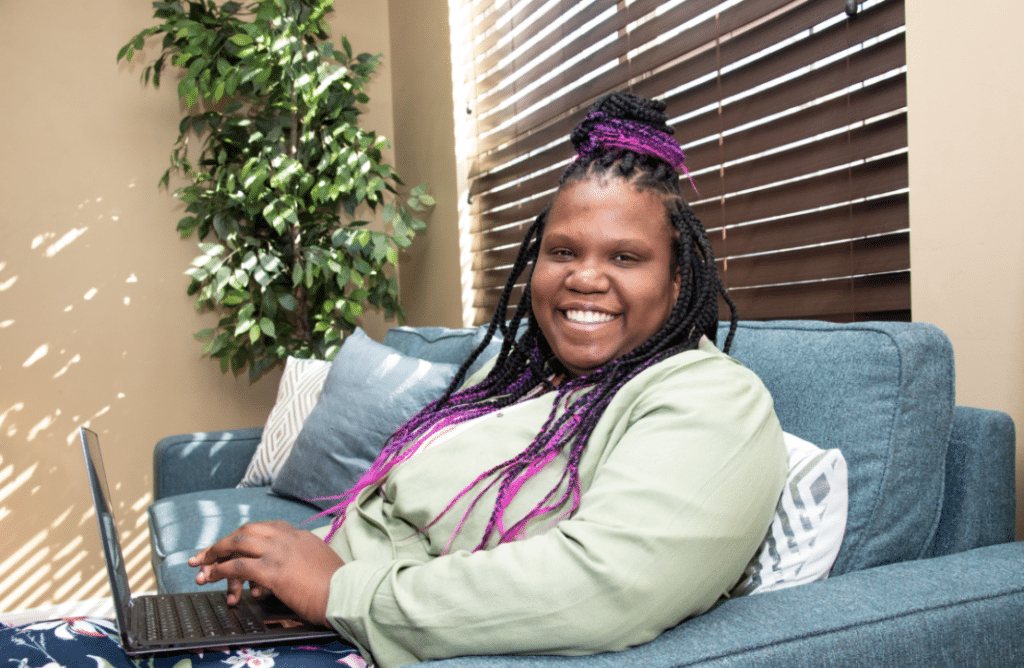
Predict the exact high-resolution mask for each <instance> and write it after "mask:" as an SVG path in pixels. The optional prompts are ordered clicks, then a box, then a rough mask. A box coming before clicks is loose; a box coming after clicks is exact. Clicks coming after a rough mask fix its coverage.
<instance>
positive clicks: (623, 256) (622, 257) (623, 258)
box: [613, 253, 638, 263]
mask: <svg viewBox="0 0 1024 668" xmlns="http://www.w3.org/2000/svg"><path fill="white" fill-rule="evenodd" d="M613 259H614V260H615V261H616V262H627V263H628V262H636V261H637V259H638V258H637V257H636V256H635V255H629V254H627V253H620V254H618V255H616V256H615V257H614V258H613Z"/></svg>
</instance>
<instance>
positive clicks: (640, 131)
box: [324, 93, 737, 551]
mask: <svg viewBox="0 0 1024 668" xmlns="http://www.w3.org/2000/svg"><path fill="white" fill-rule="evenodd" d="M664 111H665V104H664V102H660V101H653V100H647V99H644V98H640V97H637V96H635V95H631V94H628V93H612V94H610V95H608V96H606V97H604V98H601V99H600V100H598V101H597V102H596V103H595V104H594V105H593V106H592V107H591V108H590V109H589V110H588V114H587V116H586V118H585V119H584V120H583V121H582V122H581V123H580V124H579V125H578V126H577V127H576V128H575V129H574V130H573V132H572V134H571V136H570V139H571V141H572V143H573V146H574V147H575V148H576V152H577V157H576V159H575V160H574V161H573V162H572V163H570V165H569V166H568V167H567V168H566V169H565V171H564V172H563V174H562V177H561V179H560V181H559V190H561V189H562V188H564V187H565V186H566V185H568V184H572V183H576V182H580V181H583V180H586V179H592V178H607V177H613V178H619V179H623V180H624V181H625V182H627V183H630V184H632V185H634V186H635V187H637V188H639V189H643V190H649V191H653V192H656V193H659V194H661V195H663V202H664V206H665V210H666V217H667V221H668V224H669V225H670V226H671V228H672V245H673V248H672V263H673V265H674V266H672V270H673V272H676V273H677V274H678V275H679V277H680V282H681V287H680V290H679V295H678V298H677V299H676V302H675V304H674V306H673V307H672V310H671V312H670V314H669V316H668V320H667V321H666V322H665V324H664V326H663V327H662V328H661V329H660V330H659V331H658V332H656V333H655V334H654V335H653V336H651V337H650V338H649V339H648V340H647V341H645V342H644V343H642V344H640V345H639V346H637V347H636V348H634V349H633V350H631V351H629V352H627V353H626V354H624V355H622V356H620V357H618V358H616V359H613V360H610V361H608V362H606V363H605V364H603V365H602V366H600V367H598V368H597V369H594V370H593V371H591V372H589V373H587V374H586V375H585V376H581V377H577V378H570V379H568V380H566V381H564V382H562V383H559V384H558V386H557V387H556V386H554V385H552V384H551V382H550V380H549V378H550V377H551V376H552V373H553V371H554V372H556V373H557V372H559V371H562V370H563V369H562V367H561V365H560V363H559V362H558V360H557V359H555V358H554V357H553V354H552V352H551V348H550V346H549V344H548V342H547V340H546V339H545V337H544V334H543V332H542V331H541V329H540V327H539V325H538V323H537V319H536V318H535V316H534V314H533V311H532V308H531V281H530V280H527V281H526V286H525V288H524V290H523V294H522V297H521V298H520V300H519V303H518V305H517V306H516V308H515V311H514V313H513V315H512V317H511V318H510V319H508V320H506V315H507V312H508V304H509V301H510V297H511V294H512V291H513V287H514V286H515V285H516V283H517V282H518V281H519V279H520V277H521V276H522V275H523V273H524V272H525V271H526V270H527V268H529V267H531V266H533V265H534V263H535V262H536V260H537V257H538V253H539V249H540V243H541V239H542V238H543V235H544V229H545V223H546V221H547V217H548V213H549V211H550V208H551V205H550V204H549V205H548V206H547V208H545V210H544V211H542V212H541V214H540V215H539V216H537V218H536V219H535V220H534V221H533V223H532V225H531V226H530V227H529V229H528V230H527V232H526V236H525V238H524V239H523V242H522V244H521V245H520V247H519V252H518V254H517V256H516V260H515V264H514V265H513V267H512V270H511V272H510V274H509V277H508V281H507V282H506V284H505V288H504V290H503V291H502V294H501V298H500V299H499V301H498V305H497V308H496V310H495V312H494V316H493V317H492V318H491V322H490V324H489V325H488V328H487V332H486V335H485V336H484V338H483V340H482V342H481V343H480V345H479V346H478V347H477V348H476V349H475V350H474V351H473V352H472V353H471V354H470V356H469V358H468V359H466V361H465V362H464V363H463V364H462V366H461V367H460V368H459V370H458V372H457V373H456V374H455V377H454V379H453V380H452V382H451V384H450V385H449V387H448V389H447V390H446V391H445V393H444V394H443V395H442V396H441V397H440V398H438V399H437V400H435V401H433V402H431V403H430V404H428V405H427V406H426V407H425V408H423V410H421V411H420V412H419V413H417V414H416V415H415V416H413V417H412V419H410V420H409V421H408V422H407V423H406V424H405V425H403V426H402V427H401V428H399V429H398V431H396V432H395V434H394V435H393V436H392V437H391V438H390V439H389V440H388V442H387V444H386V445H385V447H384V449H383V450H382V451H381V453H380V455H379V456H378V457H377V460H376V461H375V462H374V463H373V465H372V466H371V467H370V468H369V470H367V471H366V473H364V474H363V476H362V477H361V478H360V479H359V480H358V481H357V482H356V484H355V485H354V486H353V487H352V489H350V490H349V491H347V492H346V493H345V494H343V495H341V496H339V497H337V498H338V499H339V501H340V502H339V503H338V504H337V505H336V506H334V507H333V508H330V509H328V510H326V511H324V514H334V516H335V518H334V522H333V524H332V527H331V530H330V533H329V534H328V536H327V540H330V537H331V536H332V535H333V534H334V533H335V532H336V531H337V530H338V529H339V528H340V526H341V524H342V523H343V522H344V519H345V514H346V510H347V508H348V506H349V504H351V503H352V502H353V501H354V500H355V498H356V497H357V496H358V495H359V493H360V492H362V491H363V490H364V489H367V488H370V487H373V486H376V485H378V484H379V483H380V482H381V481H383V480H384V479H385V478H386V476H387V474H388V472H389V471H390V470H391V469H392V468H394V467H395V466H397V465H398V464H401V463H402V462H403V461H405V460H407V459H408V458H409V457H411V456H412V455H413V454H414V453H415V452H416V450H417V449H418V448H419V446H420V444H421V443H423V442H425V441H427V440H428V439H429V438H431V437H432V436H433V435H435V434H437V433H439V432H441V431H442V430H444V429H446V428H448V427H450V426H452V425H454V424H458V423H462V422H465V421H467V420H471V419H473V418H476V417H480V416H483V415H487V414H489V413H493V412H496V411H498V410H501V409H502V408H505V407H507V406H510V405H512V404H515V403H517V402H518V401H520V400H522V399H523V398H524V397H526V396H527V394H528V393H530V392H531V391H532V390H534V389H535V388H537V387H538V386H543V387H546V388H547V389H548V390H551V391H554V392H556V397H555V400H554V405H553V406H552V409H551V412H550V414H549V415H548V418H547V420H546V421H545V423H544V425H543V426H542V427H541V429H540V431H539V433H538V434H537V436H536V437H535V438H534V439H533V441H532V442H531V443H530V444H529V445H528V446H527V447H526V448H525V449H524V450H523V451H522V452H520V453H519V454H518V455H516V456H515V457H512V458H511V459H508V460H507V461H505V462H502V463H501V464H498V465H497V466H494V467H493V468H491V469H489V470H487V471H484V472H482V473H481V474H480V475H479V476H478V477H477V478H476V479H475V480H473V481H472V482H471V483H470V484H469V485H467V486H466V487H465V488H464V489H463V490H462V491H461V492H460V493H459V494H458V495H456V497H455V498H454V499H452V501H451V503H450V504H449V505H448V506H447V507H446V508H445V509H444V510H442V511H441V513H439V515H438V516H437V517H436V518H434V519H433V520H432V521H431V522H430V524H428V525H427V526H426V527H424V528H423V529H422V530H426V529H427V528H429V527H430V526H431V525H433V524H434V523H436V522H437V521H438V520H440V518H441V517H442V516H444V515H445V514H446V513H447V512H448V511H450V510H451V509H452V508H453V507H454V506H455V505H456V504H457V503H458V502H459V501H461V500H462V499H463V498H466V497H468V496H469V495H471V494H472V495H473V496H472V501H471V502H470V505H469V507H468V509H467V510H466V511H465V513H464V515H463V517H462V519H461V521H460V522H459V524H458V526H457V527H456V529H455V531H454V532H453V533H452V536H451V537H450V538H449V541H448V545H447V546H446V548H445V550H446V551H447V549H448V548H450V547H451V544H452V541H453V540H454V538H455V536H456V535H457V534H458V533H459V531H460V530H461V529H462V527H463V524H464V523H465V521H466V519H467V517H468V516H469V514H470V513H471V512H472V510H473V508H474V507H475V506H476V504H477V502H479V501H480V499H481V498H483V496H484V495H485V494H486V493H487V492H488V491H489V490H491V489H493V488H495V487H496V488H497V499H496V501H495V504H494V507H493V508H492V509H491V514H490V518H489V520H488V522H487V525H486V526H485V528H484V532H483V535H482V536H481V538H480V541H479V543H478V544H477V546H476V548H475V549H478V550H479V549H484V548H486V547H488V546H489V545H491V544H492V543H494V542H497V543H502V542H509V541H513V540H516V539H518V538H520V537H522V536H523V535H524V533H525V529H526V527H527V525H528V524H529V523H530V522H531V521H532V520H535V519H538V518H542V517H546V518H548V519H549V521H551V523H552V524H554V523H555V522H558V521H560V520H561V519H563V518H565V517H569V516H571V515H572V514H573V513H574V512H575V511H576V509H577V508H578V507H579V503H580V497H581V494H582V490H581V488H580V480H579V468H578V467H579V462H580V458H581V456H582V454H583V451H584V448H585V447H586V444H587V440H588V439H589V437H590V434H591V433H592V432H593V430H594V428H595V426H596V424H597V421H598V420H599V419H600V417H601V415H602V414H603V412H604V409H605V408H606V407H607V406H608V404H609V403H610V402H611V400H612V399H613V398H614V396H615V394H616V393H617V392H618V390H619V389H620V388H621V387H622V386H623V385H625V384H626V383H627V382H629V381H630V380H631V379H632V378H634V377H635V376H636V375H637V374H639V373H640V372H642V371H643V370H644V369H647V368H648V367H650V366H651V365H653V364H656V363H657V362H660V361H662V360H664V359H666V358H667V357H670V356H672V355H675V354H677V353H679V352H682V351H685V350H693V349H695V348H696V347H697V346H698V345H699V343H700V339H701V337H702V336H707V337H708V338H709V339H711V340H712V341H714V340H715V338H716V334H717V331H718V296H719V295H722V297H723V298H724V299H725V301H726V303H727V304H728V306H729V308H730V312H731V319H730V320H731V322H730V327H729V334H728V337H727V338H726V341H725V345H724V346H723V349H724V350H725V351H726V352H728V350H729V346H730V344H731V342H732V338H733V334H734V333H735V330H736V323H737V317H736V308H735V305H734V304H733V301H732V299H731V298H730V297H729V295H728V294H727V293H726V291H725V289H724V288H723V286H722V283H721V281H720V279H719V276H718V272H717V269H716V267H715V260H714V255H713V253H712V250H711V246H710V244H709V242H708V239H707V233H706V232H705V231H704V228H703V226H702V225H701V223H700V221H699V220H698V219H697V217H696V215H695V214H694V213H693V210H692V209H691V208H690V206H689V205H688V204H687V203H686V202H685V201H684V200H683V198H682V194H681V192H680V188H679V173H678V171H677V170H680V169H682V170H683V172H684V173H686V174H687V176H688V175H689V174H688V172H686V171H685V169H686V168H685V167H684V166H683V164H682V161H683V154H682V151H681V150H680V149H679V145H678V143H676V142H675V140H673V139H671V135H672V133H673V129H672V128H671V127H670V126H668V125H667V124H666V121H667V118H668V117H667V116H666V114H665V113H664ZM521 330H522V331H521ZM499 332H500V333H501V335H502V336H503V341H502V345H501V351H500V352H499V353H498V356H497V358H496V360H495V363H494V366H493V367H492V369H491V371H490V372H489V373H488V374H487V376H486V378H484V379H483V380H482V381H481V382H480V383H477V384H475V385H473V386H471V387H468V388H466V389H462V390H459V389H458V388H459V387H460V386H461V385H462V383H463V381H464V380H465V378H466V374H467V370H468V369H469V368H470V366H471V365H472V364H473V363H474V362H475V361H476V359H477V358H478V357H479V356H480V354H481V353H482V352H483V351H484V350H485V349H486V348H487V346H488V344H489V343H490V342H491V340H492V339H493V338H494V336H495V335H496V334H498V333H499ZM559 455H564V456H565V460H566V464H565V468H564V470H563V472H562V475H561V477H560V478H559V480H558V482H557V483H556V484H555V485H554V486H553V487H552V489H551V490H550V491H549V492H548V494H547V495H546V496H545V497H544V498H543V499H542V500H541V501H540V502H539V503H537V505H536V506H534V508H533V509H532V510H531V511H530V512H529V513H527V514H526V515H525V516H524V517H521V518H518V519H514V520H507V519H506V517H505V514H506V511H507V509H508V507H509V505H510V503H511V501H512V499H513V498H514V497H515V495H516V493H517V492H518V491H519V490H520V488H521V487H522V486H523V484H524V483H525V482H526V481H527V480H529V479H530V478H531V477H533V476H534V475H535V474H536V473H538V472H539V471H540V470H541V469H543V468H544V467H545V466H547V465H548V464H550V463H551V462H552V461H553V460H554V459H555V458H556V457H558V456H559ZM474 493H475V494H474Z"/></svg>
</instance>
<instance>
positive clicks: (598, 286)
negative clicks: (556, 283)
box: [565, 266, 608, 293]
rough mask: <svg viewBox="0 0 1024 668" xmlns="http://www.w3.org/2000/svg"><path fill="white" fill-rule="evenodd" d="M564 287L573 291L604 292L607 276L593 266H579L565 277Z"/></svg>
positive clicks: (606, 286) (606, 285)
mask: <svg viewBox="0 0 1024 668" xmlns="http://www.w3.org/2000/svg"><path fill="white" fill-rule="evenodd" d="M565 287H567V288H568V289H570V290H572V291H574V292H588V293H589V292H604V291H605V290H607V289H608V278H607V276H605V275H604V274H603V273H602V272H600V271H598V270H597V269H596V268H594V267H590V266H587V267H580V268H579V269H576V270H574V271H572V272H571V273H570V274H569V275H568V276H567V277H566V279H565Z"/></svg>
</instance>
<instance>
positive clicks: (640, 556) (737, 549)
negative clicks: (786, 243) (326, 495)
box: [327, 357, 786, 668]
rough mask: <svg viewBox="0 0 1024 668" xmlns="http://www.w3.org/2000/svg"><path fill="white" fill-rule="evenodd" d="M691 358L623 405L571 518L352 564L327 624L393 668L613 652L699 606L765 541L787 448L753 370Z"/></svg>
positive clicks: (337, 583)
mask: <svg viewBox="0 0 1024 668" xmlns="http://www.w3.org/2000/svg"><path fill="white" fill-rule="evenodd" d="M723 363H725V364H729V368H728V369H727V373H724V374H723V373H721V371H722V369H723V366H722V364H723ZM694 367H695V368H694V369H690V370H688V372H687V373H686V374H676V375H675V377H674V376H673V374H671V373H666V374H664V375H663V376H662V377H661V378H658V379H656V381H657V382H652V383H648V384H645V385H646V387H645V388H642V389H641V390H640V391H639V392H638V393H637V395H636V397H634V399H633V400H631V401H632V403H631V404H630V406H631V407H630V410H629V411H627V412H626V413H628V414H624V415H623V416H622V417H621V419H620V420H619V421H620V422H621V423H622V424H621V426H617V427H616V429H613V430H612V433H613V434H616V435H617V437H616V439H615V442H614V444H613V445H612V446H611V447H608V448H606V450H605V452H604V454H602V460H601V461H600V463H599V465H598V468H597V471H596V474H595V475H594V478H593V481H592V483H591V485H590V487H589V488H588V489H587V490H586V491H585V492H584V494H583V496H582V498H581V502H580V507H579V509H578V511H577V512H576V514H575V515H574V516H573V517H572V518H570V519H567V520H564V521H562V522H560V523H558V524H557V525H555V526H554V527H552V528H551V529H550V530H548V531H547V532H544V533H540V534H538V535H534V536H532V537H529V538H526V539H524V540H520V541H516V542H512V543H505V544H501V545H498V546H496V547H494V548H492V549H488V550H482V551H478V552H465V551H461V552H455V553H452V554H449V555H445V556H441V557H437V558H435V559H432V560H428V561H419V560H411V559H399V560H393V561H385V562H362V561H354V562H351V563H348V564H346V565H345V566H343V567H341V568H340V569H338V571H337V572H336V573H335V575H334V577H333V579H332V582H331V587H332V588H331V594H330V600H329V602H328V610H327V612H328V617H329V618H330V620H331V622H332V623H333V624H334V625H335V627H336V628H337V629H338V630H339V632H340V633H342V634H343V635H344V636H345V637H347V638H348V639H349V640H352V641H353V642H355V643H356V644H357V645H358V646H359V647H360V649H361V650H362V651H363V653H364V654H368V653H369V654H372V656H373V658H374V659H375V661H376V662H377V665H378V666H380V668H391V667H392V666H399V665H403V664H406V663H412V662H416V661H423V660H427V659H434V658H446V657H451V656H460V655H472V654H526V653H543V654H587V653H593V652H599V651H607V650H620V649H625V648H627V647H630V646H632V645H637V644H640V643H644V642H647V641H649V640H651V639H653V638H655V637H656V636H658V635H659V634H660V633H661V632H662V631H664V630H665V629H667V628H670V627H672V626H674V625H676V624H678V623H679V622H680V621H682V620H684V619H686V618H688V617H691V616H694V615H698V614H700V613H702V612H704V611H706V610H707V609H708V608H710V607H711V606H712V605H713V604H714V603H715V602H716V601H717V600H718V599H719V598H721V597H722V596H723V595H725V594H726V593H727V592H728V591H729V589H730V588H731V587H732V586H733V585H734V584H735V582H736V581H737V580H738V579H739V577H740V575H741V574H742V572H743V569H744V567H745V566H746V564H747V562H748V561H749V560H750V558H751V556H752V555H753V554H754V552H755V550H756V549H757V547H758V545H759V544H760V542H761V541H762V540H763V538H764V535H765V532H766V530H767V528H768V525H769V524H770V522H771V518H772V515H773V513H774V509H775V505H776V502H777V500H778V496H779V494H780V492H781V490H782V486H783V484H784V481H785V476H786V452H785V447H784V445H783V442H782V431H781V428H780V427H779V424H778V420H777V419H776V417H775V413H774V410H773V408H772V402H771V398H770V397H769V395H768V393H767V391H766V390H765V389H764V387H763V385H761V383H760V381H759V380H758V379H757V378H756V377H755V376H754V375H753V374H752V373H750V372H749V371H747V370H745V369H743V368H742V367H740V366H738V365H735V364H733V363H732V362H731V361H727V360H724V359H723V358H721V357H719V358H718V359H717V360H714V361H710V360H709V361H708V363H707V364H701V363H697V364H696V365H694ZM702 367H706V368H702ZM673 370H674V369H673ZM683 376H685V378H683ZM588 447H589V445H588Z"/></svg>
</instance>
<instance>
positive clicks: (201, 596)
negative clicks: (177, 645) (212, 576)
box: [136, 592, 266, 641]
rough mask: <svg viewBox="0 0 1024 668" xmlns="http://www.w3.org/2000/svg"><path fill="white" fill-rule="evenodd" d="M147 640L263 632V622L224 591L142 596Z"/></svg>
mask: <svg viewBox="0 0 1024 668" xmlns="http://www.w3.org/2000/svg"><path fill="white" fill-rule="evenodd" d="M136 603H137V604H142V605H143V606H144V608H143V612H144V616H143V619H145V624H144V626H145V633H144V636H145V638H146V640H149V641H154V640H178V639H183V638H205V637H215V636H234V635H241V634H244V633H263V632H265V631H266V629H265V627H264V626H263V624H262V623H261V622H260V621H259V620H256V619H253V618H250V617H248V616H247V615H246V614H245V613H244V610H243V608H240V607H231V606H229V605H228V604H227V599H226V597H225V594H224V592H202V593H194V594H164V595H162V596H143V597H141V598H139V599H138V600H137V601H136Z"/></svg>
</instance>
